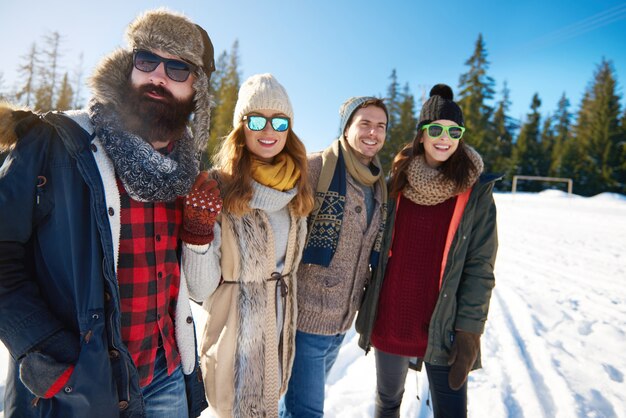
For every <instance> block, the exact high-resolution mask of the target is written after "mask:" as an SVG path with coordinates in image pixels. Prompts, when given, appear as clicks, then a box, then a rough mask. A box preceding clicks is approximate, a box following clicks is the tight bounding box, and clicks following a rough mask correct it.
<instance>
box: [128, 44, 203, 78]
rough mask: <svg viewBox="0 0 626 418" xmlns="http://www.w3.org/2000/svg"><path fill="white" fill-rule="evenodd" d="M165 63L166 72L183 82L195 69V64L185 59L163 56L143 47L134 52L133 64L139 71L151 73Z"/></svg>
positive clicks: (170, 76)
mask: <svg viewBox="0 0 626 418" xmlns="http://www.w3.org/2000/svg"><path fill="white" fill-rule="evenodd" d="M161 63H164V65H165V74H167V76H168V77H169V78H170V79H171V80H173V81H178V82H180V83H182V82H183V81H187V79H188V78H189V74H191V72H192V71H193V70H194V66H193V65H192V64H189V63H187V62H185V61H181V60H176V59H169V58H163V57H161V56H159V55H157V54H155V53H153V52H150V51H145V50H143V49H136V50H135V52H134V54H133V65H134V66H135V68H136V69H138V70H139V71H143V72H144V73H150V72H152V71H154V70H156V68H157V67H158V66H159V64H161Z"/></svg>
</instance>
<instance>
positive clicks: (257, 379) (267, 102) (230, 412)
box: [189, 74, 313, 417]
mask: <svg viewBox="0 0 626 418" xmlns="http://www.w3.org/2000/svg"><path fill="white" fill-rule="evenodd" d="M292 123H293V109H292V106H291V102H290V101H289V97H288V96H287V92H286V91H285V89H284V88H283V86H282V85H280V83H278V81H277V80H276V79H275V78H274V77H273V76H272V75H271V74H259V75H254V76H252V77H250V78H249V79H248V80H246V81H245V82H244V84H243V85H242V86H241V89H240V90H239V97H238V100H237V105H236V107H235V113H234V116H233V126H234V129H233V130H232V132H231V133H230V134H229V135H228V136H227V137H226V138H225V139H224V141H223V142H222V144H221V147H220V149H219V150H218V151H217V153H216V155H215V157H214V163H215V168H214V169H213V170H212V171H211V172H210V173H209V174H208V176H209V177H211V178H213V179H216V180H217V181H218V183H219V188H220V190H221V194H222V196H224V201H223V210H222V212H221V214H220V215H219V216H217V217H216V218H215V220H214V222H215V224H214V225H210V226H212V228H213V229H212V231H211V232H212V235H213V236H214V239H213V241H212V242H211V244H208V245H201V246H197V248H196V249H197V252H198V254H202V253H206V252H207V251H209V252H210V253H211V254H212V257H210V258H211V259H212V263H211V265H209V266H206V265H204V266H203V268H206V269H207V271H206V274H205V275H204V277H205V280H204V281H203V282H202V283H191V284H190V285H189V287H190V294H191V297H192V298H193V299H196V300H199V301H205V303H204V307H205V309H206V311H207V312H208V319H207V322H206V326H205V329H204V335H203V337H202V342H201V344H202V347H201V365H202V370H203V377H204V382H205V387H206V391H207V397H208V399H209V404H210V406H211V408H212V410H213V412H214V413H215V414H217V415H218V416H220V417H231V416H234V417H242V416H266V417H276V416H278V400H279V398H280V396H281V395H282V394H283V393H284V392H285V390H286V388H287V383H288V382H289V376H290V371H291V365H292V362H293V357H294V338H295V331H296V313H297V309H296V306H295V304H296V277H295V270H296V267H297V266H298V262H299V260H300V257H301V254H302V249H303V245H304V239H305V235H306V216H307V215H308V214H309V212H310V211H311V209H312V208H313V196H312V193H311V187H310V186H309V184H308V182H307V176H306V172H307V159H306V150H305V148H304V144H303V143H302V142H301V141H300V140H299V139H298V137H297V136H296V135H295V133H294V132H293V130H292ZM209 181H210V180H209ZM206 197H208V200H209V201H211V202H212V203H213V204H214V205H215V206H217V207H219V206H220V203H221V202H219V201H218V200H219V198H216V197H215V196H214V194H211V193H209V194H208V195H207V196H206ZM211 202H210V203H211ZM211 219H213V218H211ZM211 222H213V220H211V221H209V222H208V223H209V224H210V223H211ZM205 224H206V222H205ZM191 264H194V263H190V265H191ZM194 265H195V264H194Z"/></svg>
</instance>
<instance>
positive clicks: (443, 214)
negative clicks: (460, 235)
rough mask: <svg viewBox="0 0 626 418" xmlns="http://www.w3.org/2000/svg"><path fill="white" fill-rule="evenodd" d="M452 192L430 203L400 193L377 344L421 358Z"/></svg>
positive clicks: (375, 332) (375, 338)
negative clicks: (417, 202)
mask: <svg viewBox="0 0 626 418" xmlns="http://www.w3.org/2000/svg"><path fill="white" fill-rule="evenodd" d="M455 203H456V197H452V198H450V199H448V200H446V201H445V202H443V203H440V204H438V205H434V206H424V205H418V204H415V203H413V202H411V201H410V200H409V199H407V198H405V197H404V196H401V197H400V199H399V202H398V207H397V209H396V220H395V225H394V234H393V242H392V244H391V254H392V256H391V257H390V258H389V261H388V264H387V269H386V271H385V280H384V281H383V287H382V289H381V294H380V300H379V303H378V314H377V317H376V322H375V324H374V329H373V332H372V345H373V346H374V347H376V348H377V349H379V350H381V351H384V352H387V353H391V354H398V355H403V356H408V357H415V356H417V357H423V356H424V354H425V352H426V346H427V344H428V327H429V324H430V318H431V316H432V313H433V310H434V309H435V304H436V303H437V298H438V296H439V286H440V283H439V278H440V275H441V261H442V258H443V251H444V248H445V245H446V236H447V233H448V228H449V226H450V220H451V219H452V213H453V212H454V206H455Z"/></svg>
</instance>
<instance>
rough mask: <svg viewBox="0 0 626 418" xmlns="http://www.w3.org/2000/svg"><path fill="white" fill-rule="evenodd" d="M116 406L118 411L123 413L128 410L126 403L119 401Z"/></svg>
mask: <svg viewBox="0 0 626 418" xmlns="http://www.w3.org/2000/svg"><path fill="white" fill-rule="evenodd" d="M117 405H118V406H119V407H120V411H123V410H125V409H126V408H128V401H120V403H119V404H117Z"/></svg>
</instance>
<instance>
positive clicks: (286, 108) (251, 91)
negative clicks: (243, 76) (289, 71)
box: [233, 73, 293, 126]
mask: <svg viewBox="0 0 626 418" xmlns="http://www.w3.org/2000/svg"><path fill="white" fill-rule="evenodd" d="M261 109H268V110H274V111H276V112H279V113H284V114H285V115H286V116H287V117H289V119H290V121H291V124H292V125H293V108H292V106H291V101H290V100H289V96H288V95H287V90H285V88H284V87H283V86H282V85H281V84H280V83H279V82H278V80H276V78H275V77H274V76H273V75H271V74H269V73H266V74H256V75H253V76H251V77H249V78H248V79H247V80H246V81H244V82H243V84H242V85H241V87H240V88H239V96H238V98H237V104H236V105H235V112H234V114H233V126H237V125H238V124H239V122H241V120H242V119H243V117H244V116H245V115H247V114H249V113H251V112H254V111H255V110H261Z"/></svg>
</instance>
